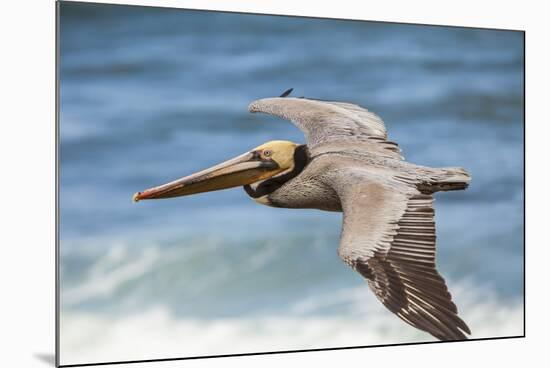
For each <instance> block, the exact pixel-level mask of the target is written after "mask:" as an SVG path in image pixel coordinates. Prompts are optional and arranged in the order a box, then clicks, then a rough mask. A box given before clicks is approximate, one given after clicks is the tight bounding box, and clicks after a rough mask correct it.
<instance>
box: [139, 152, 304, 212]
mask: <svg viewBox="0 0 550 368" xmlns="http://www.w3.org/2000/svg"><path fill="white" fill-rule="evenodd" d="M297 147H300V145H298V144H296V143H293V142H290V141H270V142H267V143H264V144H262V145H261V146H258V147H256V148H254V149H252V150H250V151H249V152H246V153H244V154H242V155H240V156H237V157H235V158H233V159H231V160H228V161H225V162H223V163H221V164H218V165H216V166H213V167H211V168H208V169H206V170H203V171H199V172H197V173H195V174H192V175H189V176H186V177H183V178H181V179H177V180H174V181H172V182H170V183H167V184H163V185H160V186H157V187H154V188H150V189H146V190H144V191H143V192H138V193H136V194H134V197H133V198H134V201H136V202H138V201H141V200H143V199H161V198H172V197H181V196H186V195H190V194H197V193H204V192H212V191H215V190H221V189H228V188H233V187H238V186H245V189H246V187H247V186H249V185H251V184H255V183H261V182H263V181H265V180H267V179H270V178H273V177H275V176H277V175H279V174H281V173H284V172H287V171H289V170H292V169H293V168H294V153H295V151H296V148H297Z"/></svg>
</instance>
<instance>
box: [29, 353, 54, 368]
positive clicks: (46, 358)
mask: <svg viewBox="0 0 550 368" xmlns="http://www.w3.org/2000/svg"><path fill="white" fill-rule="evenodd" d="M34 357H35V358H36V359H38V360H41V361H43V362H44V363H47V364H48V365H51V366H52V367H55V355H54V354H47V353H36V354H34Z"/></svg>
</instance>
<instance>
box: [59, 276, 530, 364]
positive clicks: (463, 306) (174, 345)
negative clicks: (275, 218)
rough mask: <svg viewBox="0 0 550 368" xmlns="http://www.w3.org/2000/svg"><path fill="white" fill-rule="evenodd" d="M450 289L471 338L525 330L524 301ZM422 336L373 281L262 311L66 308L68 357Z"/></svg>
mask: <svg viewBox="0 0 550 368" xmlns="http://www.w3.org/2000/svg"><path fill="white" fill-rule="evenodd" d="M451 288H452V290H453V295H454V299H455V301H456V302H457V304H458V305H459V310H460V314H461V316H462V317H463V318H464V319H465V320H466V321H467V322H468V324H469V326H470V328H471V330H472V336H471V337H472V338H481V337H499V336H517V335H521V334H522V333H523V303H522V301H521V300H516V301H507V302H504V301H502V300H500V299H499V298H497V297H496V296H494V295H492V294H490V293H487V291H485V289H479V288H477V289H476V288H474V287H473V285H472V284H471V283H464V284H455V285H451ZM343 302H344V303H351V304H352V306H353V308H352V311H353V312H352V313H351V315H346V316H334V315H327V316H323V315H319V314H313V313H312V312H313V311H315V310H318V309H319V308H320V307H326V306H330V304H331V303H343ZM421 341H433V339H432V338H431V336H429V335H427V334H425V333H423V332H420V331H418V330H416V329H414V328H412V327H410V326H408V325H407V324H405V323H404V322H402V321H401V320H399V319H398V318H397V317H395V316H394V315H393V314H391V313H390V312H388V311H387V310H386V309H384V307H382V306H381V304H379V302H378V301H376V299H375V298H374V296H372V295H371V293H370V291H369V290H368V288H367V287H366V286H365V287H360V288H353V289H349V290H344V291H341V292H339V293H336V294H335V295H330V296H325V297H320V296H319V297H314V298H309V299H305V300H302V301H300V302H299V303H297V304H295V305H294V306H293V307H292V308H291V309H290V310H289V311H288V313H286V314H281V315H271V316H262V317H252V316H251V317H247V316H242V317H240V318H216V319H195V318H178V317H176V316H174V315H173V314H172V313H171V312H170V310H169V309H168V308H167V307H165V306H160V305H159V306H156V307H153V308H150V309H148V310H146V311H143V313H134V314H130V315H126V316H124V317H120V316H119V317H114V316H110V315H105V314H95V313H89V312H88V313H85V312H65V313H62V315H61V361H62V363H63V364H74V363H84V362H100V361H117V360H136V359H154V358H167V357H185V356H200V355H217V354H230V353H247V352H262V351H277V350H295V349H314V348H327V347H344V346H365V345H377V344H395V343H405V342H421Z"/></svg>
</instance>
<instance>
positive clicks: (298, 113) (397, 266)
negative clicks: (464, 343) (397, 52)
mask: <svg viewBox="0 0 550 368" xmlns="http://www.w3.org/2000/svg"><path fill="white" fill-rule="evenodd" d="M289 93H290V90H289V91H286V92H285V93H284V94H283V95H282V96H281V97H275V98H264V99H260V100H257V101H254V102H252V103H251V104H250V105H249V107H248V109H249V111H250V112H262V113H267V114H271V115H274V116H277V117H280V118H282V119H286V120H290V121H291V122H292V123H294V125H296V126H297V127H298V128H299V129H301V130H302V131H303V133H304V134H305V137H306V141H307V145H304V144H297V143H293V142H288V141H271V142H268V143H265V144H263V145H261V146H258V147H256V148H254V149H252V150H251V151H249V152H247V153H244V154H242V155H240V156H238V157H236V158H234V159H231V160H229V161H226V162H224V163H221V164H219V165H216V166H214V167H211V168H209V169H206V170H204V171H200V172H198V173H196V174H193V175H190V176H187V177H184V178H181V179H178V180H175V181H173V182H170V183H168V184H164V185H161V186H158V187H155V188H151V189H147V190H145V191H143V192H139V193H136V194H135V195H134V200H135V201H139V200H143V199H158V198H171V197H179V196H185V195H189V194H195V193H201V192H208V191H214V190H220V189H226V188H232V187H237V186H244V189H245V191H246V193H248V195H249V196H250V197H252V198H253V199H254V200H255V201H256V202H258V203H261V204H264V205H267V206H272V207H285V208H312V209H320V210H325V211H341V212H343V225H342V233H341V238H340V245H339V247H338V255H339V256H340V258H341V259H342V260H343V261H344V262H345V263H346V264H347V265H348V266H350V267H351V268H353V269H354V270H355V271H357V272H358V273H359V274H361V275H362V276H363V277H364V278H365V279H366V280H367V282H368V285H369V286H370V288H371V289H372V291H373V292H374V294H375V295H376V297H377V298H378V299H379V300H380V301H381V302H382V303H383V304H384V305H385V306H386V307H387V308H388V309H389V310H390V311H391V312H393V313H395V314H396V315H397V316H399V317H400V318H401V319H402V320H404V321H405V322H407V323H409V324H411V325H412V326H414V327H416V328H418V329H420V330H423V331H426V332H428V333H430V334H431V335H433V336H435V337H436V338H438V339H440V340H460V339H466V335H465V334H470V333H471V332H470V329H469V328H468V326H467V325H466V323H465V322H464V321H463V320H462V319H461V318H460V317H459V316H458V312H457V308H456V306H455V304H454V303H453V301H452V299H451V294H450V293H449V291H448V290H447V286H446V284H445V281H444V280H443V278H442V277H441V275H440V274H439V272H438V271H437V270H436V267H435V238H436V237H435V223H434V209H433V193H434V192H438V191H448V190H459V189H465V188H466V187H467V186H468V184H469V182H470V176H469V175H468V173H467V172H466V171H465V170H464V169H462V168H458V167H450V168H430V167H424V166H419V165H415V164H412V163H408V162H406V161H404V160H403V157H402V156H401V154H400V152H401V150H400V149H399V148H398V146H397V144H395V143H393V142H390V141H388V140H387V139H386V138H387V134H386V128H385V126H384V123H383V121H382V119H380V117H378V116H377V115H375V114H373V113H372V112H370V111H368V110H367V109H364V108H362V107H360V106H358V105H354V104H351V103H344V102H333V101H321V100H314V99H307V98H291V97H286V96H287V95H288V94H289Z"/></svg>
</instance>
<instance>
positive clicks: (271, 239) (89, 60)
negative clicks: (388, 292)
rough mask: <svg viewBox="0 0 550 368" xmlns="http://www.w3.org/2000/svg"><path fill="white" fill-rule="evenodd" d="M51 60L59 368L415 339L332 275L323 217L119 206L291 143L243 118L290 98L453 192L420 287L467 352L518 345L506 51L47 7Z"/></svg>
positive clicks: (510, 67)
mask: <svg viewBox="0 0 550 368" xmlns="http://www.w3.org/2000/svg"><path fill="white" fill-rule="evenodd" d="M59 61H60V82H61V83H60V97H61V98H60V122H59V123H60V276H61V284H60V286H61V288H60V291H61V293H60V295H61V318H60V323H61V339H60V342H61V362H62V363H63V364H74V363H83V362H99V361H113V360H135V359H151V358H161V357H183V356H197V355H215V354H226V353H243V352H258V351H273V350H292V349H304V348H324V347H337V346H360V345H370V344H388V343H399V342H413V341H431V340H433V339H432V338H431V336H429V335H427V334H425V333H422V332H420V331H416V330H415V329H414V328H412V327H409V326H408V325H406V324H405V323H403V322H401V321H400V320H399V319H398V318H397V317H395V316H393V315H392V314H391V313H390V312H388V311H387V310H385V308H384V307H383V306H382V305H381V304H380V303H379V302H378V301H377V300H376V298H375V297H374V296H373V295H372V293H371V291H370V289H369V288H368V287H367V285H366V283H365V282H364V281H363V280H362V279H361V277H360V276H359V275H358V274H356V273H354V272H353V271H352V270H351V269H349V268H348V267H347V266H345V265H344V264H343V263H342V262H341V261H340V260H339V259H338V257H337V254H336V249H337V246H338V239H339V233H340V225H341V214H338V213H325V212H321V211H313V210H288V209H274V208H269V207H265V206H260V205H257V204H255V203H254V202H253V201H251V200H250V199H249V198H248V196H247V195H246V194H245V192H244V191H243V190H242V189H241V188H235V189H231V190H226V191H220V192H214V193H208V194H202V195H197V196H191V197H184V198H176V199H172V200H163V201H144V202H140V203H139V204H136V203H133V202H132V195H133V193H134V192H136V191H140V190H143V189H145V188H149V187H151V186H155V185H158V184H162V183H164V182H167V181H169V180H173V179H175V178H178V177H181V176H184V175H187V174H190V173H192V172H195V171H198V170H200V169H203V168H206V167H209V166H211V165H213V164H215V163H218V162H221V161H223V160H226V159H228V158H231V157H234V156H236V155H238V154H240V153H243V152H245V151H247V150H249V149H250V148H252V147H255V146H258V145H260V144H262V143H264V142H266V141H269V140H274V139H288V140H293V141H296V142H303V141H304V138H303V136H302V134H301V132H300V131H299V130H298V129H296V128H295V127H294V126H293V125H292V124H290V123H289V122H285V121H282V120H279V119H275V118H272V117H269V116H262V115H259V114H254V115H252V114H249V113H248V112H247V105H248V103H250V102H251V101H252V100H255V99H258V98H262V97H270V96H277V95H279V94H281V93H282V92H283V91H284V90H286V89H288V88H290V87H293V88H294V93H293V94H294V95H296V96H307V97H313V98H321V99H332V100H341V101H349V102H354V103H357V104H360V105H362V106H365V107H367V108H369V109H370V110H372V111H374V112H376V113H377V114H379V115H380V116H381V117H382V118H383V119H384V121H385V122H386V126H387V128H388V132H389V137H390V139H391V140H393V141H396V142H398V143H399V145H400V147H401V148H402V150H403V154H404V156H405V157H406V159H407V160H409V161H412V162H415V163H418V164H422V165H427V166H435V167H438V166H462V167H465V168H466V169H467V170H468V171H469V172H470V173H471V175H472V183H471V186H470V188H469V189H468V190H467V191H464V192H448V193H440V194H437V195H436V223H437V232H438V233H437V236H438V253H437V264H438V268H439V271H440V273H442V275H443V276H444V277H445V278H446V280H447V283H448V285H449V287H450V290H451V292H452V294H453V297H454V300H455V302H456V304H457V305H458V308H459V311H460V314H461V315H462V316H463V318H464V319H465V320H466V321H467V322H468V324H469V325H470V327H471V329H472V332H473V334H472V336H473V337H493V336H510V335H520V334H522V333H523V200H524V198H523V170H524V167H523V138H524V137H523V129H524V126H523V107H524V100H523V67H524V65H523V34H521V33H518V32H510V31H494V30H476V29H461V28H448V27H435V26H416V25H402V24H389V23H376V22H354V21H339V20H320V19H306V18H291V17H277V16H254V15H243V14H229V13H215V12H202V11H191V10H174V9H160V8H141V7H130V6H114V5H95V4H83V3H73V4H71V3H64V2H62V3H61V5H60V60H59ZM128 336H132V339H129V338H128Z"/></svg>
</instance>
